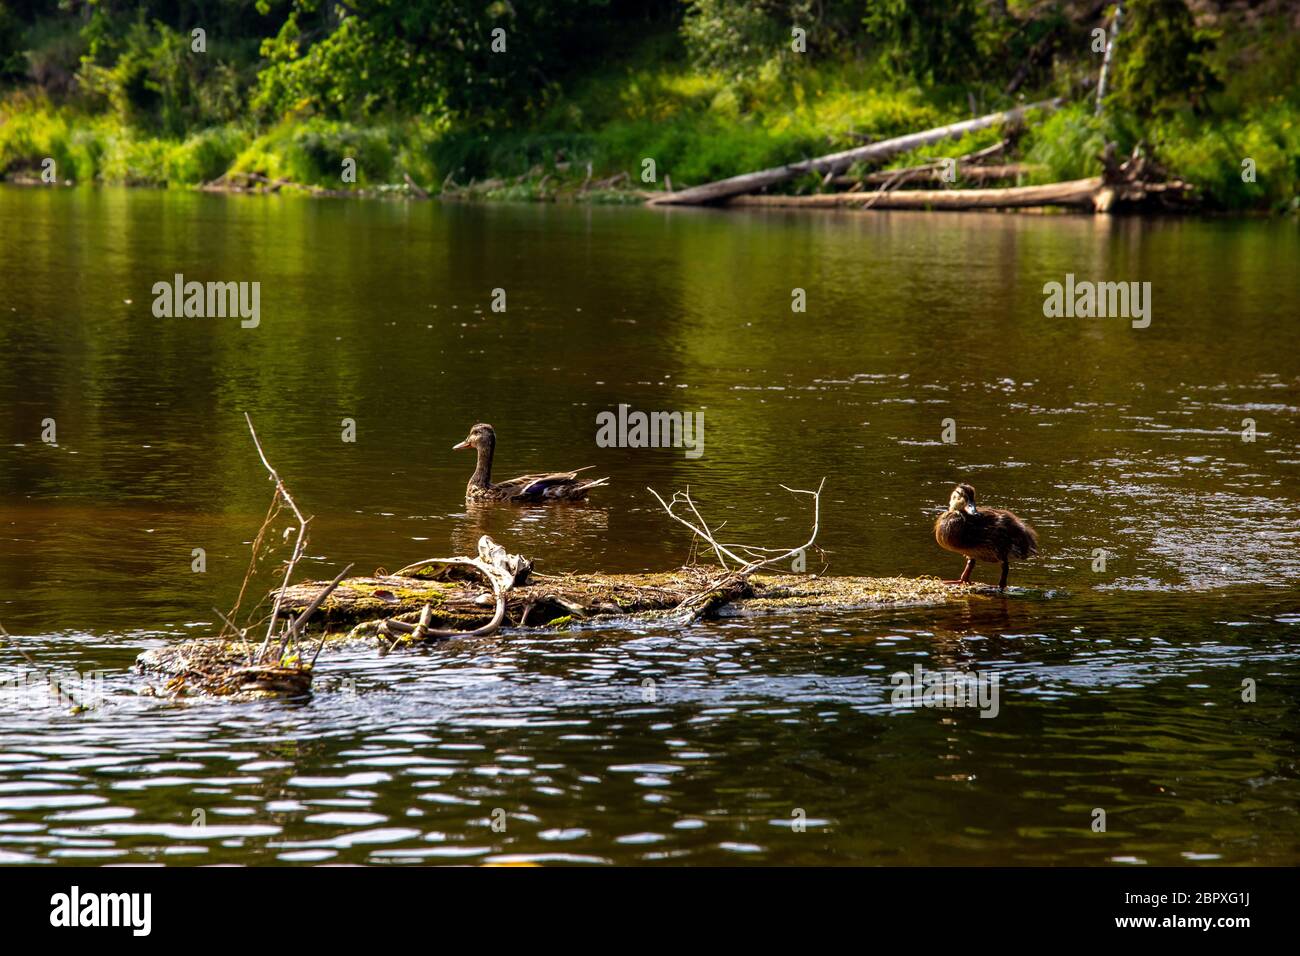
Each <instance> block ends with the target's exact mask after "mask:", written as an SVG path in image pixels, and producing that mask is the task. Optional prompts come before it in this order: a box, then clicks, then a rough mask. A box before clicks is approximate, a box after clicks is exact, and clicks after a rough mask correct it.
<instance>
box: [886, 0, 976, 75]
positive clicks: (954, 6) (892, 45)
mask: <svg viewBox="0 0 1300 956" xmlns="http://www.w3.org/2000/svg"><path fill="white" fill-rule="evenodd" d="M862 22H863V24H864V25H865V26H866V28H867V32H868V33H869V34H870V35H871V36H873V37H875V38H876V39H877V40H879V41H880V42H881V43H883V44H884V46H885V49H886V51H887V55H888V57H889V59H890V61H891V62H892V63H893V64H894V66H895V67H896V68H897V69H898V70H899V72H901V73H904V74H906V75H911V76H916V77H918V78H921V79H930V80H933V81H935V82H938V83H949V82H957V81H960V80H962V79H965V78H968V77H969V76H970V74H971V72H972V71H975V70H977V64H978V62H979V60H980V42H979V40H980V34H981V32H982V31H983V30H984V28H985V25H984V22H983V7H981V6H980V5H978V4H977V3H976V0H867V4H866V13H865V15H864V17H863V20H862Z"/></svg>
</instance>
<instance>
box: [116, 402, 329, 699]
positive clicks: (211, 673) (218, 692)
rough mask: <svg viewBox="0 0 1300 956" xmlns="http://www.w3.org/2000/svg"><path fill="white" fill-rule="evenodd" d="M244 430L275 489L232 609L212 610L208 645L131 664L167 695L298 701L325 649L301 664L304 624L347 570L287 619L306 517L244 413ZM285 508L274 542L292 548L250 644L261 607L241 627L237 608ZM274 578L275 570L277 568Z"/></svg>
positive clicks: (271, 542) (159, 653)
mask: <svg viewBox="0 0 1300 956" xmlns="http://www.w3.org/2000/svg"><path fill="white" fill-rule="evenodd" d="M244 419H245V420H246V421H247V422H248V431H249V433H250V434H251V435H252V436H253V444H254V446H255V447H256V448H257V454H258V457H259V458H261V460H262V464H263V465H264V466H266V470H267V472H269V473H270V478H271V481H272V482H274V484H275V491H274V493H273V494H272V496H271V504H270V507H269V508H268V509H267V512H266V517H265V518H264V519H263V520H262V527H261V528H260V529H259V530H258V532H257V536H256V537H255V538H254V539H253V545H252V553H251V556H250V558H249V563H248V570H247V571H246V572H245V574H244V581H243V584H242V585H240V589H239V595H238V597H236V599H235V606H234V608H233V609H232V610H231V611H230V612H229V613H223V612H221V611H219V610H217V609H216V608H213V610H214V611H215V613H216V614H217V616H218V617H220V618H221V621H222V626H221V628H220V630H219V631H218V632H217V635H216V637H215V638H214V639H211V640H206V641H191V642H189V643H186V644H184V645H181V646H180V647H176V648H167V649H164V650H162V651H146V652H145V653H143V654H141V655H140V656H139V658H138V659H137V661H136V663H137V666H138V667H139V668H140V669H141V670H144V671H157V672H161V673H165V674H167V675H168V676H169V678H170V679H169V680H168V681H167V683H166V685H164V688H163V691H164V693H165V694H166V695H168V696H181V695H183V694H186V693H190V692H199V693H203V694H209V695H213V696H219V697H230V696H239V697H261V696H303V695H306V694H309V693H310V692H311V679H312V670H313V668H314V666H315V664H316V658H317V657H318V656H319V655H320V652H321V649H322V648H323V647H324V646H325V642H324V639H321V640H320V641H319V642H317V644H316V649H315V652H314V653H312V655H311V659H310V660H307V659H306V654H307V651H308V648H306V647H305V646H303V643H302V638H303V636H304V634H305V631H306V627H307V622H308V621H309V620H311V617H312V615H313V614H315V613H316V611H317V610H318V609H319V608H320V606H321V604H323V603H324V602H325V600H326V599H328V598H329V596H330V594H331V593H333V591H334V589H335V588H337V587H338V585H339V582H340V581H342V580H343V578H344V576H346V575H347V573H348V572H349V571H350V570H352V565H348V566H347V567H346V568H344V569H343V570H342V571H340V572H339V574H338V576H337V577H335V578H334V580H333V581H330V582H329V583H327V584H324V585H318V586H316V588H315V589H314V593H313V595H312V596H311V598H309V599H308V600H307V601H306V602H305V603H304V604H303V605H302V606H301V607H300V608H298V609H296V610H295V612H294V613H293V614H290V615H288V616H285V614H284V610H285V594H286V592H287V591H288V589H289V583H290V581H291V580H292V578H293V573H294V570H295V569H296V568H297V566H298V562H299V561H301V560H302V556H303V555H304V554H305V553H306V549H307V526H308V524H309V523H310V522H311V519H310V518H307V517H305V516H304V515H303V513H302V511H301V510H300V509H299V508H298V504H297V502H295V501H294V500H293V495H291V494H290V493H289V489H288V488H287V487H285V484H284V482H283V481H282V480H281V478H280V475H279V473H278V472H277V471H276V470H275V469H274V468H273V467H271V463H270V462H269V461H267V459H266V453H265V452H264V451H263V450H262V443H261V442H260V441H259V440H258V438H257V432H256V431H255V430H254V428H253V420H252V419H251V418H249V417H248V415H247V414H245V416H244ZM286 509H288V512H289V513H290V514H291V515H292V520H293V522H294V523H293V524H291V525H289V526H288V527H286V528H285V529H284V531H283V534H282V535H281V536H280V538H281V541H283V542H287V541H288V540H289V539H290V537H292V538H293V545H292V548H291V550H290V552H289V556H288V558H287V559H286V560H285V561H284V571H283V576H282V577H280V583H279V585H278V586H277V587H276V588H275V589H274V590H273V591H272V592H271V594H270V599H271V610H270V613H269V614H267V615H266V617H265V623H266V636H265V637H263V638H262V642H261V643H260V644H259V645H257V646H254V645H253V643H252V640H251V639H250V634H251V633H252V632H254V631H256V630H258V629H259V628H260V626H261V623H262V622H261V621H260V620H258V619H257V614H258V612H259V608H260V605H259V607H255V608H253V609H252V610H251V611H249V612H248V613H247V614H246V615H245V617H246V623H245V624H244V625H242V626H241V625H239V624H237V623H235V622H236V621H237V620H238V619H239V617H240V613H241V605H242V603H243V601H244V599H245V597H246V595H247V593H248V590H249V587H250V584H251V583H252V582H253V581H254V579H255V578H256V576H257V573H258V570H259V565H261V564H262V563H263V562H264V561H265V560H266V559H267V558H269V557H270V556H271V554H272V553H273V552H274V549H275V546H276V543H275V536H274V535H273V534H271V531H272V529H273V527H274V526H275V524H276V521H277V519H278V518H279V517H280V515H281V513H282V512H284V511H285V510H286ZM276 574H277V576H279V574H278V569H276Z"/></svg>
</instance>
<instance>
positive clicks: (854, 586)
mask: <svg viewBox="0 0 1300 956" xmlns="http://www.w3.org/2000/svg"><path fill="white" fill-rule="evenodd" d="M719 577H720V574H719V569H718V568H716V567H700V566H695V567H687V568H680V569H678V570H676V571H669V572H666V573H642V574H564V575H544V574H533V575H532V576H531V577H530V578H529V579H528V583H527V584H525V585H523V586H520V587H514V588H511V589H510V591H508V592H507V593H506V600H505V614H504V622H503V626H505V627H511V628H541V629H550V630H561V629H563V630H567V629H571V628H574V627H582V626H584V625H604V626H618V625H620V624H628V623H635V622H643V623H653V622H655V621H660V622H664V623H674V622H677V621H679V620H682V619H685V620H693V619H698V618H701V617H734V616H740V615H745V614H758V613H767V612H772V611H794V610H810V609H814V608H833V609H836V610H853V609H869V608H884V607H905V606H913V605H929V604H942V603H944V602H946V601H949V600H953V599H954V598H955V597H959V596H962V595H964V594H967V593H971V592H969V591H960V589H958V591H960V593H957V592H955V591H954V589H953V588H951V587H949V586H948V585H945V584H944V583H943V582H942V581H940V580H939V579H938V578H871V577H826V576H819V575H816V574H772V573H763V574H754V575H752V576H750V577H749V578H748V579H745V580H739V579H737V578H736V577H735V576H732V577H729V578H728V577H724V578H723V580H722V581H721V582H720V583H719V581H718V579H719ZM710 584H714V585H715V587H713V589H712V590H708V586H709V585H710ZM320 587H321V585H320V584H319V583H318V582H311V581H308V582H304V583H302V584H298V585H294V586H292V587H290V588H289V589H288V591H287V592H286V593H285V600H284V611H285V613H288V614H292V613H294V611H295V610H297V609H298V608H299V607H300V606H303V605H304V604H305V602H307V601H309V600H311V599H312V598H313V597H314V596H315V595H316V594H317V593H318V592H319V590H320ZM701 593H704V595H705V600H704V601H703V602H702V603H701V604H700V605H698V606H693V607H691V608H689V609H688V611H687V613H682V614H679V613H678V609H679V607H680V606H681V605H682V604H683V602H686V601H688V600H689V599H691V598H692V597H694V596H695V595H698V594H701ZM495 605H496V601H495V598H494V596H493V594H492V591H491V590H490V589H489V588H487V587H486V586H484V585H483V584H481V583H479V582H476V581H471V580H464V579H455V578H453V579H450V580H439V581H430V580H425V579H422V578H419V577H406V576H399V575H377V576H373V577H354V578H347V579H345V580H344V581H342V582H341V583H340V584H339V586H338V587H337V588H336V589H335V590H334V592H333V593H332V594H331V595H330V597H329V598H328V599H327V600H326V601H325V603H324V604H323V605H322V606H321V608H320V611H319V612H318V614H317V620H318V622H319V623H323V624H324V626H325V627H326V628H327V629H328V630H329V631H330V632H331V633H332V634H334V635H335V636H336V637H341V636H346V635H350V636H352V637H367V636H372V635H374V634H377V633H379V625H380V624H381V623H382V622H387V621H393V620H396V621H405V622H415V621H416V620H417V619H418V617H419V615H420V614H421V613H422V612H423V610H424V608H425V607H426V606H428V607H430V608H431V609H432V613H431V615H430V621H429V624H430V625H431V626H433V627H436V628H439V629H444V630H455V631H458V632H461V633H468V632H472V631H473V630H475V629H477V628H480V627H483V626H484V625H485V624H488V623H490V622H491V621H492V619H493V617H494V616H495ZM357 625H361V627H359V628H358V626H357ZM427 639H430V640H439V639H441V638H435V637H432V636H431V637H429V638H427Z"/></svg>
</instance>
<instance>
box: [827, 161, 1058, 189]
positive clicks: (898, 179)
mask: <svg viewBox="0 0 1300 956" xmlns="http://www.w3.org/2000/svg"><path fill="white" fill-rule="evenodd" d="M1038 168H1039V167H1037V166H1034V165H1033V164H1032V163H1004V164H1002V165H1000V166H973V165H968V164H962V163H958V164H957V167H956V174H957V178H958V179H962V180H967V181H969V182H995V181H997V180H999V179H1015V178H1016V177H1017V176H1025V175H1028V174H1029V173H1032V172H1036V171H1037V170H1038ZM944 175H945V170H944V168H943V166H942V165H940V164H937V163H926V164H925V165H924V166H909V167H907V168H905V169H881V170H877V171H876V172H874V173H867V174H865V175H862V176H851V175H845V176H834V177H832V178H831V184H832V185H835V186H858V185H862V186H881V185H896V186H901V185H903V184H905V183H941V182H944V181H945V180H944V178H943V177H944Z"/></svg>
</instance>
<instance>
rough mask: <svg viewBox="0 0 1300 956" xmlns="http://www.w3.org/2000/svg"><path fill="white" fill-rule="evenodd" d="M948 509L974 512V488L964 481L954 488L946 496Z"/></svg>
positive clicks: (970, 513) (971, 513) (968, 512)
mask: <svg viewBox="0 0 1300 956" xmlns="http://www.w3.org/2000/svg"><path fill="white" fill-rule="evenodd" d="M948 510H949V511H964V512H966V514H968V515H973V514H975V489H974V488H972V487H971V486H970V485H968V484H966V483H965V482H963V483H962V484H960V485H958V486H957V487H956V488H954V489H953V490H952V494H951V495H949V496H948Z"/></svg>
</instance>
